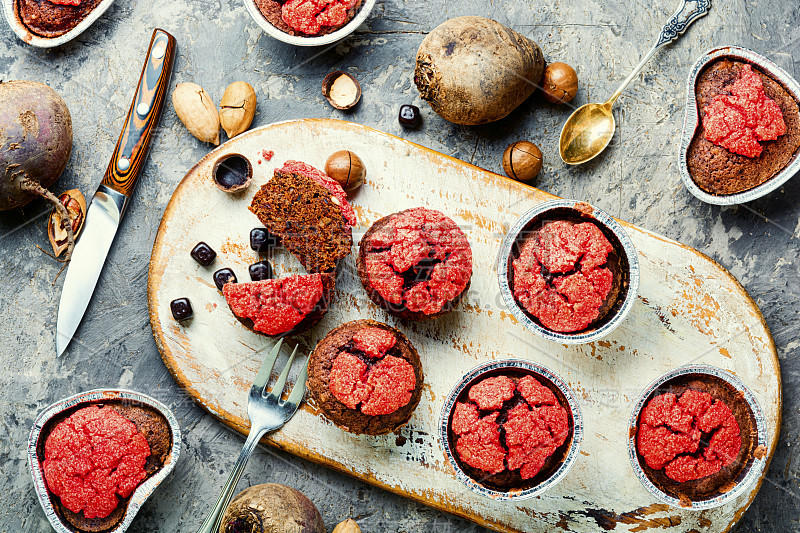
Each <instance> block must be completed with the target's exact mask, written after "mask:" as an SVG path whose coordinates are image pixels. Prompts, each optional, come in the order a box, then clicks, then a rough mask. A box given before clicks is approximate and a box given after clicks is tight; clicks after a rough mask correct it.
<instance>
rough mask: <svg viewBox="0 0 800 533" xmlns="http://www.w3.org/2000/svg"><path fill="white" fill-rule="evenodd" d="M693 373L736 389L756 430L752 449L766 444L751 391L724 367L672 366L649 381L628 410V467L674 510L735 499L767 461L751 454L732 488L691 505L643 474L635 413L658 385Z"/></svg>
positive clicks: (695, 508) (697, 508)
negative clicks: (674, 508)
mask: <svg viewBox="0 0 800 533" xmlns="http://www.w3.org/2000/svg"><path fill="white" fill-rule="evenodd" d="M693 374H696V375H697V376H698V377H701V378H702V376H714V377H717V378H720V379H722V380H723V381H725V382H727V383H728V384H730V385H731V386H732V387H733V388H735V389H736V390H737V391H738V392H740V393H741V394H742V396H744V398H745V401H746V402H747V405H748V406H750V410H751V411H752V412H753V417H754V418H755V421H756V431H757V433H758V435H757V437H758V441H757V443H756V446H755V448H756V449H758V448H759V447H761V449H763V450H766V447H767V427H766V422H765V421H764V413H763V412H762V411H761V406H760V405H759V404H758V401H757V400H756V397H755V396H753V393H752V392H750V389H748V388H747V387H746V386H745V385H744V383H742V382H741V380H739V378H737V377H736V376H734V375H733V374H731V373H730V372H728V371H727V370H723V369H721V368H717V367H715V366H710V365H687V366H681V367H678V368H675V369H673V370H670V371H669V372H667V373H666V374H664V375H663V376H661V377H659V378H658V379H656V380H654V381H653V382H652V383H650V384H649V385H648V386H647V388H645V389H644V391H643V392H642V394H641V395H640V396H639V399H638V400H637V402H636V405H634V407H633V412H632V413H631V420H630V431H629V432H628V434H629V437H628V457H629V458H630V460H631V466H632V467H633V471H634V473H635V474H636V477H637V478H639V481H641V482H642V485H644V488H646V489H647V491H648V492H650V494H652V495H653V496H655V497H656V498H658V499H659V500H661V501H662V502H664V503H667V504H669V505H671V506H673V507H677V508H678V509H691V510H693V511H702V510H704V509H712V508H714V507H720V506H722V505H725V504H726V503H728V502H730V501H732V500H734V499H736V498H738V497H739V496H740V495H741V494H742V493H743V492H744V491H745V490H747V489H748V488H749V487H751V486H752V484H753V483H754V482H755V481H756V480H757V479H758V478H759V477H760V476H761V473H762V472H763V471H764V467H765V466H766V464H767V454H766V451H765V453H763V454H761V456H760V457H756V456H755V455H754V456H752V457H750V459H749V460H748V463H747V465H745V467H744V469H743V470H742V471H741V472H740V473H739V476H738V477H737V479H736V480H735V483H736V484H735V485H734V487H733V488H732V489H731V490H729V491H726V492H723V493H722V494H720V495H719V496H716V497H713V498H709V499H707V500H700V501H692V505H691V506H687V505H681V501H680V499H678V498H675V497H674V496H670V495H669V494H667V493H665V492H664V491H662V490H661V489H659V488H658V487H656V486H655V484H654V483H653V482H652V481H650V478H649V477H647V474H645V472H644V470H643V469H642V465H641V464H640V462H639V455H638V453H637V448H636V428H637V427H638V424H639V414H640V413H641V411H642V409H644V406H645V404H646V403H647V402H648V400H650V398H651V397H652V396H653V395H654V393H655V392H656V391H657V390H658V389H659V388H661V387H662V386H663V385H664V384H665V383H667V382H668V381H671V380H673V379H675V378H677V377H680V376H689V375H693Z"/></svg>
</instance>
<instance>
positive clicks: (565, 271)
mask: <svg viewBox="0 0 800 533" xmlns="http://www.w3.org/2000/svg"><path fill="white" fill-rule="evenodd" d="M581 206H584V208H585V209H586V211H587V212H582V211H581V209H580V208H581ZM592 209H593V208H592V207H591V206H589V205H588V204H577V206H576V208H575V209H565V208H556V209H554V210H550V211H547V212H546V214H543V216H542V217H540V218H538V219H536V218H535V219H533V220H532V222H531V225H530V227H528V228H526V229H525V230H524V231H523V232H521V233H520V237H519V239H518V241H517V243H516V244H515V251H514V252H512V258H511V260H510V261H509V285H510V288H511V290H512V291H513V296H514V300H515V302H516V303H517V304H518V305H519V307H520V309H522V310H523V311H524V312H525V314H527V315H528V316H529V317H530V318H532V319H533V320H535V321H536V322H537V323H538V324H540V325H541V326H542V327H543V328H545V329H547V330H550V331H554V332H557V333H563V334H576V333H584V332H589V331H591V330H593V329H595V328H597V327H599V326H600V325H601V324H603V323H605V322H607V321H608V320H610V318H611V317H612V316H613V315H614V313H615V312H617V311H618V310H619V308H620V307H621V305H622V300H624V299H625V296H626V294H627V288H628V284H629V279H630V272H629V266H628V261H627V255H626V253H625V251H624V249H623V247H622V244H621V243H620V242H619V240H618V239H617V237H616V236H615V235H614V234H613V232H611V230H609V229H608V228H606V227H605V226H604V225H602V224H601V223H600V222H599V221H597V220H596V219H595V218H594V217H593V216H591V210H592Z"/></svg>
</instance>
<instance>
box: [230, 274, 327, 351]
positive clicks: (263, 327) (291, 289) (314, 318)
mask: <svg viewBox="0 0 800 533" xmlns="http://www.w3.org/2000/svg"><path fill="white" fill-rule="evenodd" d="M334 288H335V280H334V277H333V274H330V273H324V274H307V275H298V276H290V277H286V278H280V279H265V280H262V281H251V282H246V283H226V284H225V285H223V287H222V294H223V295H224V296H225V301H227V302H228V306H229V307H230V309H231V311H232V312H233V314H234V316H236V318H238V319H239V321H240V322H241V323H242V324H244V325H245V326H246V327H247V328H248V329H251V330H253V331H255V332H256V333H261V334H262V335H267V336H269V337H275V336H278V335H280V336H285V335H296V334H298V333H302V332H304V331H306V330H307V329H309V328H310V327H311V326H313V325H314V324H316V323H317V322H319V320H320V319H321V318H322V316H323V315H324V314H325V313H326V312H327V310H328V304H329V302H330V301H331V298H332V296H333V291H334Z"/></svg>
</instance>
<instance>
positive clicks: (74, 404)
mask: <svg viewBox="0 0 800 533" xmlns="http://www.w3.org/2000/svg"><path fill="white" fill-rule="evenodd" d="M109 402H124V403H127V404H129V405H136V404H139V405H146V406H148V407H151V408H153V409H155V410H156V411H158V412H159V413H161V414H162V415H163V416H164V418H166V420H167V422H168V424H169V427H170V432H171V435H172V447H171V449H170V452H169V456H168V457H167V459H166V460H165V462H164V465H163V466H162V467H161V469H160V470H158V471H157V472H156V473H155V474H153V475H152V476H150V477H149V478H147V479H146V480H145V481H144V482H143V483H142V484H141V485H139V486H138V487H136V490H134V491H133V494H131V496H130V498H129V500H128V504H127V508H126V509H125V516H124V517H123V519H122V522H120V523H119V524H118V525H117V526H116V527H115V528H114V529H111V530H109V531H108V532H107V533H124V531H125V530H127V529H128V527H129V526H130V525H131V522H132V521H133V518H134V517H135V516H136V513H137V512H139V509H140V508H141V507H142V505H143V504H144V502H145V501H146V500H147V498H149V497H150V495H151V494H152V493H153V491H154V490H155V489H156V487H158V485H159V484H160V483H161V482H162V481H163V480H164V478H166V477H167V475H168V474H169V473H170V472H171V471H172V469H173V468H175V463H176V462H177V461H178V457H179V456H180V453H181V428H180V426H179V425H178V420H177V419H176V418H175V415H174V414H172V411H170V410H169V408H168V407H167V406H166V405H164V404H163V403H161V402H159V401H157V400H154V399H153V398H150V397H149V396H145V395H144V394H141V393H139V392H134V391H129V390H124V389H97V390H92V391H88V392H82V393H80V394H76V395H74V396H70V397H69V398H64V399H63V400H59V401H57V402H56V403H54V404H53V405H50V406H49V407H47V408H46V409H44V410H43V411H42V412H41V413H39V416H37V417H36V420H35V421H34V423H33V428H32V429H31V433H30V437H29V438H28V464H29V466H30V469H31V476H32V477H33V486H34V488H35V489H36V495H37V496H38V497H39V503H40V504H41V505H42V509H44V514H45V515H46V516H47V519H48V520H49V521H50V525H52V526H53V529H54V530H55V531H57V532H58V533H74V531H75V529H74V528H72V527H71V526H68V525H67V524H66V523H65V522H64V521H62V520H61V518H60V517H59V515H58V513H57V512H56V510H55V508H54V507H53V502H52V501H51V499H50V498H51V495H50V492H49V491H48V490H47V483H46V482H45V480H44V474H43V472H42V461H41V457H40V452H41V453H44V452H43V450H44V443H42V442H41V440H42V439H44V438H46V435H45V434H44V432H43V430H44V429H45V426H46V425H47V423H48V422H49V421H50V420H52V419H53V417H56V416H58V415H60V414H62V413H64V412H67V411H75V410H77V409H79V408H82V407H87V406H89V405H93V404H98V403H109ZM52 497H55V496H52Z"/></svg>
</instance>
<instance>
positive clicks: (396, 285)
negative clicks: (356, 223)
mask: <svg viewBox="0 0 800 533" xmlns="http://www.w3.org/2000/svg"><path fill="white" fill-rule="evenodd" d="M357 264H358V275H359V277H360V278H361V283H362V284H363V285H364V288H365V289H366V291H367V294H368V295H369V297H370V298H371V299H372V301H373V302H375V303H376V304H377V305H379V306H381V307H382V308H383V309H385V310H386V311H388V312H389V313H391V314H393V315H395V316H398V317H400V318H406V319H411V320H424V319H430V318H435V317H438V316H441V315H443V314H445V313H448V312H450V311H451V310H452V309H453V308H454V307H455V306H456V304H458V302H459V301H460V300H461V297H462V296H463V295H464V293H465V292H466V291H467V289H468V288H469V284H470V279H471V277H472V249H471V248H470V246H469V241H467V236H466V235H464V232H463V231H462V230H461V228H459V227H458V225H457V224H456V223H455V222H453V220H452V219H450V218H448V217H447V216H445V215H444V214H443V213H440V212H439V211H435V210H433V209H426V208H424V207H416V208H413V209H406V210H405V211H401V212H399V213H394V214H393V215H389V216H387V217H384V218H382V219H380V220H378V221H377V222H375V223H374V224H373V225H372V227H370V228H369V230H367V232H366V233H365V234H364V237H363V238H362V239H361V243H360V244H359V253H358V261H357Z"/></svg>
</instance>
